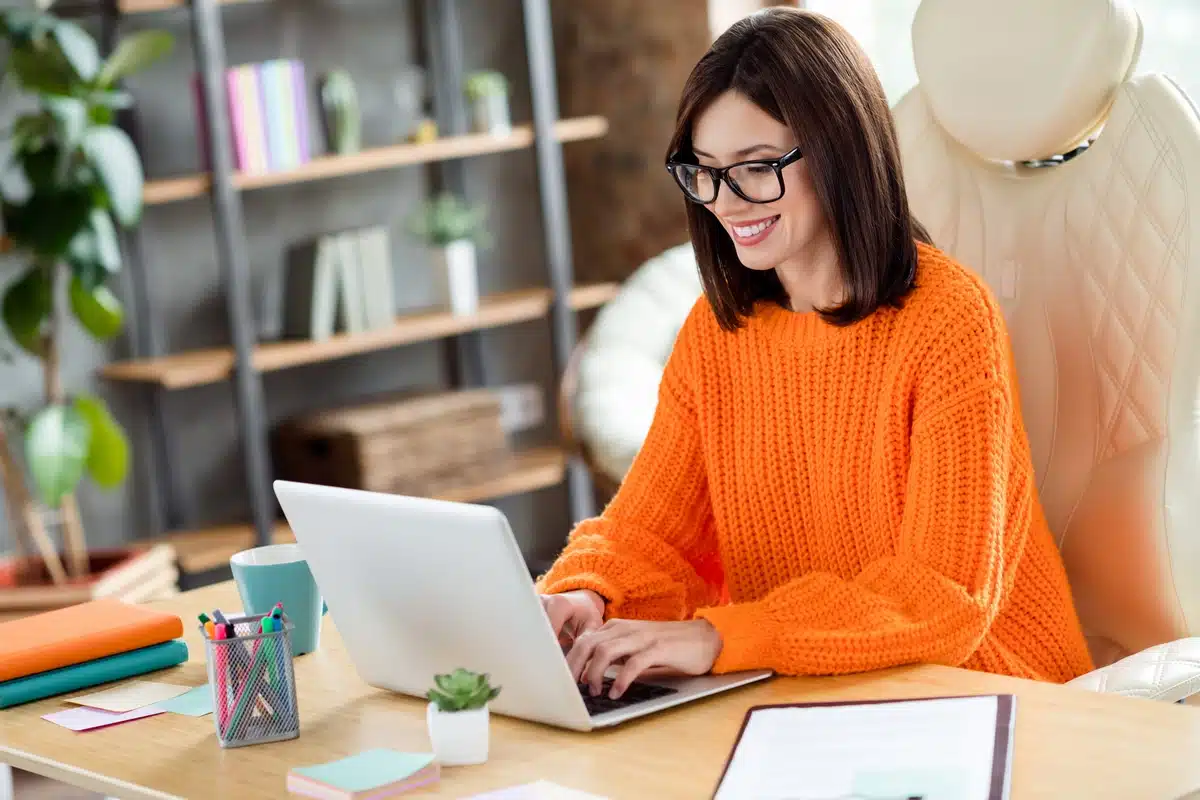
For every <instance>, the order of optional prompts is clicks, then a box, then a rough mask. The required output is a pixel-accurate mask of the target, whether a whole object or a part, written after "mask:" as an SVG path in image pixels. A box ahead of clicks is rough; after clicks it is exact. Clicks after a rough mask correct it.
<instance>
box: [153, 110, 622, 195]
mask: <svg viewBox="0 0 1200 800" xmlns="http://www.w3.org/2000/svg"><path fill="white" fill-rule="evenodd" d="M607 132H608V120H606V119H605V118H604V117H578V118H576V119H565V120H560V121H559V122H557V123H555V125H554V133H555V135H556V137H557V138H558V140H559V141H561V142H577V141H583V140H585V139H597V138H599V137H601V136H604V134H605V133H607ZM533 138H534V137H533V128H532V127H531V126H529V125H518V126H515V127H514V128H513V130H512V132H511V133H509V134H506V135H503V136H493V135H491V134H486V133H475V134H468V135H466V136H445V137H443V138H441V139H437V140H435V141H432V142H429V143H427V144H397V145H392V146H390V147H377V148H374V149H371V150H363V151H361V152H358V153H351V154H349V155H329V156H318V157H316V158H314V159H313V160H312V161H309V162H308V163H306V164H301V165H300V166H298V167H296V168H294V169H288V170H280V171H278V172H266V173H260V174H245V173H240V174H237V175H235V176H234V178H233V185H234V186H235V187H237V188H238V189H242V190H251V189H265V188H268V187H271V186H286V185H290V184H296V183H305V182H308V181H317V180H324V179H326V178H337V177H341V176H344V175H358V174H360V173H364V172H376V171H378V170H384V169H392V168H394V167H403V166H409V165H412V164H429V163H433V162H436V161H448V160H450V159H454V158H467V157H470V156H481V155H487V154H489V153H503V152H506V151H510V150H523V149H524V148H526V147H530V146H532V145H533ZM210 185H211V181H210V178H209V176H208V174H207V173H201V174H197V175H184V176H180V177H177V178H165V179H163V180H156V181H149V182H148V183H147V184H146V186H145V189H144V193H143V199H144V201H145V203H146V205H161V204H163V203H172V202H175V201H177V200H186V199H189V198H192V197H201V196H203V195H204V194H205V193H207V192H208V190H209V186H210Z"/></svg>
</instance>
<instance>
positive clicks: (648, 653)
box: [567, 619, 722, 699]
mask: <svg viewBox="0 0 1200 800" xmlns="http://www.w3.org/2000/svg"><path fill="white" fill-rule="evenodd" d="M721 644H722V643H721V634H719V633H718V632H717V629H716V628H714V627H713V626H712V623H710V622H709V621H708V620H704V619H697V620H688V621H686V622H642V621H638V620H627V619H614V620H610V621H608V622H606V623H605V624H604V625H602V626H601V627H600V628H599V629H598V630H596V631H594V632H591V633H585V634H583V635H581V636H579V637H577V638H576V639H575V644H574V645H573V646H572V647H571V651H570V652H569V653H567V665H568V666H569V667H570V668H571V674H572V675H574V676H575V681H576V682H577V683H586V684H587V685H588V686H589V687H590V688H591V692H592V695H593V696H595V695H598V694H600V690H601V688H602V687H603V685H604V673H605V672H607V671H608V668H609V667H611V666H614V665H617V664H620V665H621V669H620V671H619V672H618V673H617V674H616V677H615V678H614V679H613V685H612V690H611V691H610V692H609V696H610V697H612V698H614V699H615V698H618V697H620V696H621V695H622V694H624V693H625V690H626V689H628V688H629V684H631V683H633V682H634V681H635V680H637V678H638V676H639V675H641V674H642V673H644V672H646V671H647V670H650V669H655V668H658V669H664V670H667V671H670V672H674V673H677V674H682V675H703V674H704V673H706V672H708V671H709V670H711V669H712V666H713V664H715V663H716V661H717V656H719V655H720V654H721Z"/></svg>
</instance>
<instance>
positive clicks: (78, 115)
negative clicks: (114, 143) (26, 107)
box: [44, 96, 88, 151]
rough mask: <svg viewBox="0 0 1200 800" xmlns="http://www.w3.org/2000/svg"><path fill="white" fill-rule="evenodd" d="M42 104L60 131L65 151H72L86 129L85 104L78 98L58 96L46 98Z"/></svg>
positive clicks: (86, 114) (86, 112) (86, 113)
mask: <svg viewBox="0 0 1200 800" xmlns="http://www.w3.org/2000/svg"><path fill="white" fill-rule="evenodd" d="M44 102H45V104H46V110H47V111H49V112H50V115H51V116H52V117H53V118H54V120H55V121H56V122H57V123H58V124H59V127H60V128H61V129H62V133H63V138H64V139H65V140H66V145H67V150H70V151H73V150H74V149H75V147H76V146H77V145H78V144H79V139H80V137H82V136H83V130H84V128H86V127H87V123H88V108H87V104H86V103H84V102H83V101H82V100H80V99H79V98H78V97H59V96H53V97H47V98H46V99H45V101H44Z"/></svg>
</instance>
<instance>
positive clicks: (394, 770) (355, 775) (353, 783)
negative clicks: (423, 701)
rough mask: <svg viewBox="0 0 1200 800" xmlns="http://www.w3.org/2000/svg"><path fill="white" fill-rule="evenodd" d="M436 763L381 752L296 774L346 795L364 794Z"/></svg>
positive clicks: (416, 756) (295, 771) (411, 755)
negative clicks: (350, 793)
mask: <svg viewBox="0 0 1200 800" xmlns="http://www.w3.org/2000/svg"><path fill="white" fill-rule="evenodd" d="M432 763H433V756H432V755H431V754H428V753H400V752H397V751H395V750H388V749H386V748H378V749H375V750H366V751H364V752H362V753H359V754H358V755H354V756H350V757H348V758H343V759H339V760H338V761H330V762H329V763H327V764H316V765H314V766H311V767H295V768H293V769H292V773H293V774H295V775H302V776H304V777H305V778H309V779H311V780H314V781H320V782H321V783H324V784H328V785H329V786H333V787H336V788H338V789H341V790H343V791H346V792H362V791H365V790H367V789H374V788H375V787H377V786H386V785H387V784H389V783H395V782H397V781H402V780H404V779H405V778H407V777H409V776H410V775H413V774H415V773H417V772H420V771H421V770H423V769H425V768H426V767H428V766H429V765H430V764H432Z"/></svg>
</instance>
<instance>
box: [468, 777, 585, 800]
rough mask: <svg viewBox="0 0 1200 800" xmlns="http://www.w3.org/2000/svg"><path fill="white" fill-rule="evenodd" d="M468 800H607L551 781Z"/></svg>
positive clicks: (534, 783)
mask: <svg viewBox="0 0 1200 800" xmlns="http://www.w3.org/2000/svg"><path fill="white" fill-rule="evenodd" d="M467 800H606V799H605V798H603V797H601V796H600V795H595V794H587V793H585V792H580V791H576V790H575V789H568V788H567V787H565V786H559V785H558V784H557V783H551V782H550V781H534V782H533V783H524V784H521V785H520V786H510V787H508V788H507V789H497V790H496V791H494V792H485V793H484V794H477V795H473V796H471V797H470V798H468V799H467Z"/></svg>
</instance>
